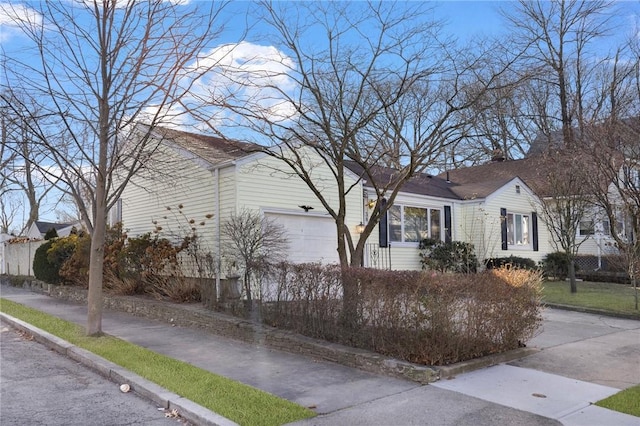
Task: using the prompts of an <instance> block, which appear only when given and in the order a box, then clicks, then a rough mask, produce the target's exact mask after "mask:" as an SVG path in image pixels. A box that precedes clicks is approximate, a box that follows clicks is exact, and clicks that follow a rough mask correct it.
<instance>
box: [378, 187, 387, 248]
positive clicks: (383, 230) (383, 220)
mask: <svg viewBox="0 0 640 426" xmlns="http://www.w3.org/2000/svg"><path fill="white" fill-rule="evenodd" d="M379 204H380V205H379V206H378V208H379V209H380V210H383V209H384V208H385V207H386V206H387V200H386V199H385V198H383V199H382V200H380V203H379ZM378 245H379V246H380V247H389V226H388V225H387V211H385V212H384V214H383V215H382V216H381V217H380V222H379V223H378Z"/></svg>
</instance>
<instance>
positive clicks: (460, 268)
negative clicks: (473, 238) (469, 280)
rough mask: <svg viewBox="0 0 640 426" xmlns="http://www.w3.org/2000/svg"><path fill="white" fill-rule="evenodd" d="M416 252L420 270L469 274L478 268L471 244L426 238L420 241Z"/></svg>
mask: <svg viewBox="0 0 640 426" xmlns="http://www.w3.org/2000/svg"><path fill="white" fill-rule="evenodd" d="M418 250H420V263H422V269H431V270H435V271H440V272H447V271H448V272H464V273H469V272H476V270H477V268H478V258H477V257H476V255H475V253H474V247H473V244H471V243H464V242H462V241H451V242H444V241H440V240H436V239H433V238H426V239H424V240H422V241H420V244H419V246H418Z"/></svg>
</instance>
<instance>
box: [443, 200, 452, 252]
mask: <svg viewBox="0 0 640 426" xmlns="http://www.w3.org/2000/svg"><path fill="white" fill-rule="evenodd" d="M444 242H445V243H450V242H451V206H444Z"/></svg>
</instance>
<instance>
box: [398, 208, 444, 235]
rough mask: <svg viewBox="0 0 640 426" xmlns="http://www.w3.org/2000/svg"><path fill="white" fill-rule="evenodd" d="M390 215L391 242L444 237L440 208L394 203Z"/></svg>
mask: <svg viewBox="0 0 640 426" xmlns="http://www.w3.org/2000/svg"><path fill="white" fill-rule="evenodd" d="M388 217H389V221H388V223H389V241H391V242H394V243H417V242H419V241H420V240H423V239H425V238H435V239H438V240H440V239H441V238H442V236H441V233H442V211H441V210H440V209H435V208H423V207H413V206H403V205H393V206H391V208H390V209H389V216H388Z"/></svg>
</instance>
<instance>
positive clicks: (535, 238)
mask: <svg viewBox="0 0 640 426" xmlns="http://www.w3.org/2000/svg"><path fill="white" fill-rule="evenodd" d="M531 233H532V234H533V251H538V214H537V213H536V212H531Z"/></svg>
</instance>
